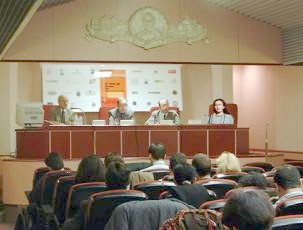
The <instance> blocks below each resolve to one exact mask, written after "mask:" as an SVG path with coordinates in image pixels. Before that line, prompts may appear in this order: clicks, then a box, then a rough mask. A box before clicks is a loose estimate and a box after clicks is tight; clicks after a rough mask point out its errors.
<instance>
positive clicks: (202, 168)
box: [192, 153, 211, 178]
mask: <svg viewBox="0 0 303 230" xmlns="http://www.w3.org/2000/svg"><path fill="white" fill-rule="evenodd" d="M192 166H193V167H194V168H195V169H196V172H197V174H198V177H199V178H204V177H210V174H211V160H210V159H209V157H208V156H206V155H205V154H202V153H197V154H195V155H194V157H193V160H192Z"/></svg>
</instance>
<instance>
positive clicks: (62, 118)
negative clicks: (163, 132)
mask: <svg viewBox="0 0 303 230" xmlns="http://www.w3.org/2000/svg"><path fill="white" fill-rule="evenodd" d="M61 123H63V124H64V123H65V114H64V110H62V113H61Z"/></svg>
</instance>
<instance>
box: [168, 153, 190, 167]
mask: <svg viewBox="0 0 303 230" xmlns="http://www.w3.org/2000/svg"><path fill="white" fill-rule="evenodd" d="M178 164H186V155H185V154H184V153H180V152H178V153H175V154H173V155H172V156H171V157H170V159H169V169H170V170H173V169H174V167H175V166H176V165H178Z"/></svg>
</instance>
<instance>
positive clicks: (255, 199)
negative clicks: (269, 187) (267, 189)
mask: <svg viewBox="0 0 303 230" xmlns="http://www.w3.org/2000/svg"><path fill="white" fill-rule="evenodd" d="M273 216H274V209H273V206H272V204H271V203H270V201H269V197H268V195H267V194H265V193H264V192H262V191H241V190H239V191H236V192H234V193H232V194H231V195H230V197H229V199H228V200H227V202H226V204H225V206H224V213H223V223H224V224H225V225H226V226H228V227H230V228H231V229H238V230H247V229H251V230H267V229H271V225H272V222H273Z"/></svg>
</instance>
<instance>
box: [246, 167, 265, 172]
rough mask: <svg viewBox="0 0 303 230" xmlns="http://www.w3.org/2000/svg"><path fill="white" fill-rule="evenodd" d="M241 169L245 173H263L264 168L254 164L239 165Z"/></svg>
mask: <svg viewBox="0 0 303 230" xmlns="http://www.w3.org/2000/svg"><path fill="white" fill-rule="evenodd" d="M241 171H242V172H246V173H252V172H255V173H265V170H264V169H263V168H261V167H256V166H243V167H241Z"/></svg>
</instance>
